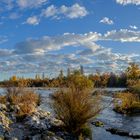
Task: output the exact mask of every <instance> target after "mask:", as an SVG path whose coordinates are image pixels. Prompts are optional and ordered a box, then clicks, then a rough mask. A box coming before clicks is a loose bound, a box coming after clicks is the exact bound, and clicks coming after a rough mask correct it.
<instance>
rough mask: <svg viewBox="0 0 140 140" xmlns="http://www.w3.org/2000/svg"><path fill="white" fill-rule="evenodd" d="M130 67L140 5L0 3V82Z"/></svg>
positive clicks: (139, 38) (76, 0) (100, 0)
mask: <svg viewBox="0 0 140 140" xmlns="http://www.w3.org/2000/svg"><path fill="white" fill-rule="evenodd" d="M130 62H136V63H137V64H140V0H61V1H58V0H1V1H0V73H1V78H0V79H7V78H8V77H9V76H11V75H13V74H17V75H20V76H22V75H23V76H27V77H28V76H30V77H32V76H33V75H34V74H36V73H42V72H45V74H46V75H47V76H55V75H57V74H58V73H59V70H60V69H63V70H64V72H65V71H66V69H67V68H68V67H69V68H71V69H76V68H79V66H80V65H83V66H84V69H85V72H86V73H87V74H88V73H94V72H95V71H96V70H99V71H101V72H110V71H114V72H121V71H122V70H124V69H125V68H126V67H127V66H128V64H129V63H130Z"/></svg>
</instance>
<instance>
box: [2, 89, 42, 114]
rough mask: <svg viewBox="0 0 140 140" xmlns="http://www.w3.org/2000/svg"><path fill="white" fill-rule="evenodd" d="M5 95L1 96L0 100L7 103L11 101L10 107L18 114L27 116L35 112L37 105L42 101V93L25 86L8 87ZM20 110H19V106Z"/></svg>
mask: <svg viewBox="0 0 140 140" xmlns="http://www.w3.org/2000/svg"><path fill="white" fill-rule="evenodd" d="M5 90H6V91H5V95H4V96H0V102H1V103H4V104H6V103H7V102H8V103H9V108H12V106H13V107H15V109H16V111H15V109H12V110H13V111H15V113H16V115H17V116H25V115H28V114H31V113H33V112H34V111H35V110H36V106H38V105H39V103H40V100H41V99H40V95H38V94H36V93H34V91H32V90H29V89H28V88H24V87H8V88H6V89H5ZM16 107H17V108H18V110H17V108H16Z"/></svg>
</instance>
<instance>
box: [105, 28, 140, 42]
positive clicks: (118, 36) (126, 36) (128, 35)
mask: <svg viewBox="0 0 140 140" xmlns="http://www.w3.org/2000/svg"><path fill="white" fill-rule="evenodd" d="M103 39H105V40H113V41H121V42H140V31H132V30H128V29H121V30H119V31H116V30H112V31H109V32H107V33H106V34H105V35H104V37H103Z"/></svg>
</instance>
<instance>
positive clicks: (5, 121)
mask: <svg viewBox="0 0 140 140" xmlns="http://www.w3.org/2000/svg"><path fill="white" fill-rule="evenodd" d="M11 123H12V121H11V120H10V119H9V118H8V117H7V116H6V115H5V114H4V113H3V112H1V111H0V125H1V126H2V127H3V128H4V129H8V128H9V125H10V124H11Z"/></svg>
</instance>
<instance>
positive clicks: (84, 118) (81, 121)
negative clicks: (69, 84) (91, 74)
mask: <svg viewBox="0 0 140 140" xmlns="http://www.w3.org/2000/svg"><path fill="white" fill-rule="evenodd" d="M99 105H100V104H99V97H98V96H92V94H91V92H90V91H89V90H87V89H86V90H78V89H75V88H68V89H67V90H61V91H58V92H56V93H54V95H53V100H52V106H53V109H54V112H55V114H56V117H57V118H58V119H60V120H61V121H62V122H63V123H64V128H65V129H66V130H67V131H69V132H72V133H73V134H80V132H81V130H82V129H83V128H84V127H85V126H86V124H87V123H88V121H89V120H90V119H91V118H93V117H96V115H97V114H98V113H99V111H100V106H99Z"/></svg>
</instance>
